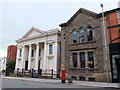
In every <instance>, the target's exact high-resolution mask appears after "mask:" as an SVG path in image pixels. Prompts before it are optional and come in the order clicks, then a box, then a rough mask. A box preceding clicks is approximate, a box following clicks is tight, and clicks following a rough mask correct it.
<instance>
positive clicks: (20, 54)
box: [19, 49, 22, 57]
mask: <svg viewBox="0 0 120 90" xmlns="http://www.w3.org/2000/svg"><path fill="white" fill-rule="evenodd" d="M21 56H22V49H20V53H19V57H21Z"/></svg>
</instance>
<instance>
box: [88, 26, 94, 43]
mask: <svg viewBox="0 0 120 90" xmlns="http://www.w3.org/2000/svg"><path fill="white" fill-rule="evenodd" d="M87 39H88V41H92V40H93V30H92V27H91V26H89V27H88V28H87Z"/></svg>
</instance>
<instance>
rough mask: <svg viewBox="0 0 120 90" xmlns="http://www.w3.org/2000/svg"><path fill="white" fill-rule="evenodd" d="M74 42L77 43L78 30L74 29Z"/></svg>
mask: <svg viewBox="0 0 120 90" xmlns="http://www.w3.org/2000/svg"><path fill="white" fill-rule="evenodd" d="M72 43H77V31H76V30H73V32H72Z"/></svg>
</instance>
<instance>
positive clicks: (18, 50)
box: [15, 47, 20, 70]
mask: <svg viewBox="0 0 120 90" xmlns="http://www.w3.org/2000/svg"><path fill="white" fill-rule="evenodd" d="M19 52H20V49H19V47H17V58H16V65H15V70H17V68H18V58H19Z"/></svg>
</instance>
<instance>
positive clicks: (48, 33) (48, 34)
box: [16, 29, 61, 43]
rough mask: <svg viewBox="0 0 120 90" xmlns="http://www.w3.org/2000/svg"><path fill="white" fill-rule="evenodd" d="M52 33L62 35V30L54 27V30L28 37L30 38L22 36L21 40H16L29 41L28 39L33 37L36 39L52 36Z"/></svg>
mask: <svg viewBox="0 0 120 90" xmlns="http://www.w3.org/2000/svg"><path fill="white" fill-rule="evenodd" d="M51 35H61V32H60V31H59V29H53V30H49V31H46V32H45V33H44V34H42V35H41V34H40V35H36V36H32V37H28V38H21V39H19V40H16V42H17V43H19V42H23V41H27V40H32V39H36V38H42V37H47V36H51Z"/></svg>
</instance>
